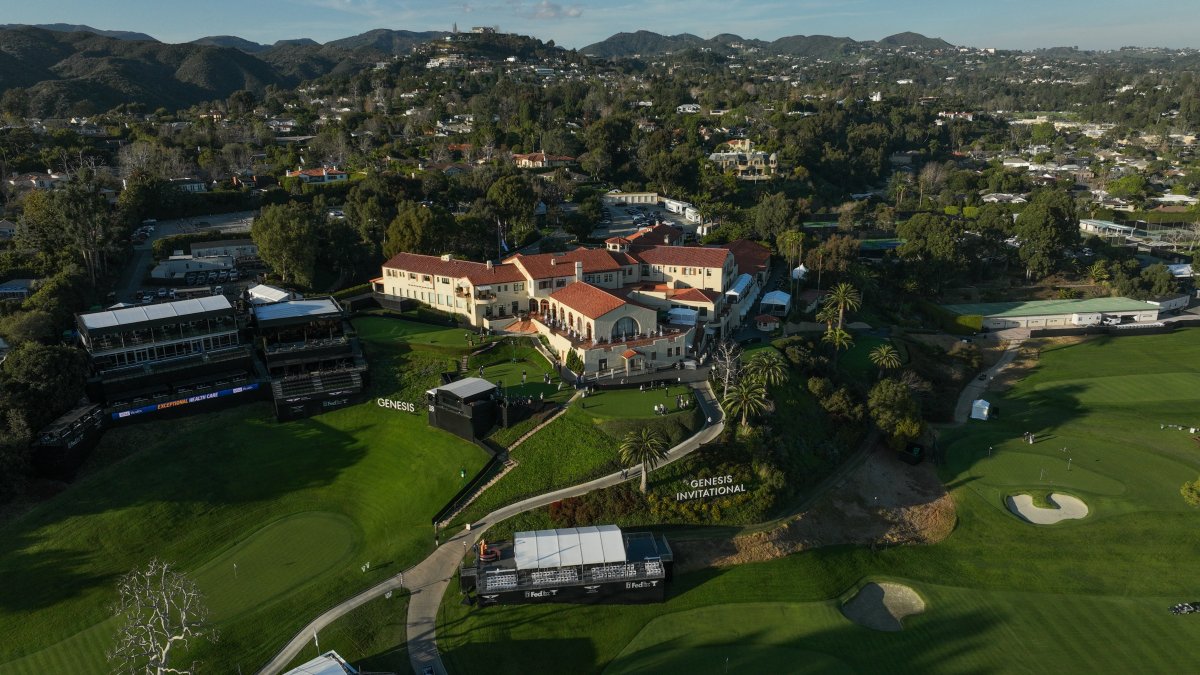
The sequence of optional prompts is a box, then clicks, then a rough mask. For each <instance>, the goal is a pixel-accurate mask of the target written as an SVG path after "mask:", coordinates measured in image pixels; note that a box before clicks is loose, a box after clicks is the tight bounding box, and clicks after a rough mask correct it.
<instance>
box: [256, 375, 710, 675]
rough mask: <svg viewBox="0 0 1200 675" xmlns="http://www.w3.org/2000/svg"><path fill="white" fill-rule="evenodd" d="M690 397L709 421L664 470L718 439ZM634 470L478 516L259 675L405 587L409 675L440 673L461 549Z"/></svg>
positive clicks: (699, 389)
mask: <svg viewBox="0 0 1200 675" xmlns="http://www.w3.org/2000/svg"><path fill="white" fill-rule="evenodd" d="M693 389H694V390H695V392H696V399H697V401H698V402H699V404H700V409H701V411H702V412H703V413H704V415H705V417H706V418H707V419H710V420H712V422H711V423H709V424H707V425H706V426H705V427H704V428H702V429H701V430H700V431H698V432H697V433H696V434H694V435H692V436H691V437H689V438H688V439H686V440H684V441H683V442H681V443H679V444H678V445H676V446H675V447H673V448H671V450H670V451H669V452H668V454H667V458H666V459H665V460H663V462H661V463H660V464H659V466H660V467H661V466H665V465H667V464H670V463H671V462H674V461H676V460H679V459H681V458H683V457H686V456H687V455H688V454H690V453H692V452H694V451H695V450H696V449H698V448H699V447H700V446H702V445H704V444H705V443H708V442H710V441H712V440H713V439H715V438H717V437H718V436H720V435H721V432H722V431H723V430H724V428H725V420H724V416H723V414H722V412H721V407H720V406H719V405H717V401H716V398H715V395H714V394H713V391H712V388H711V387H710V386H709V384H708V382H707V381H705V382H697V383H695V384H693ZM640 476H641V470H640V468H634V469H630V470H629V471H628V473H627V474H626V475H625V476H622V475H621V472H620V471H617V472H615V473H612V474H609V475H607V476H603V477H601V478H597V479H595V480H591V481H588V482H586V483H581V484H579V485H575V486H572V487H568V488H563V489H561V490H556V491H554V492H548V493H545V494H542V495H538V496H536V497H530V498H529V499H526V500H524V501H520V502H517V503H515V504H511V505H509V506H505V507H502V508H499V509H496V510H495V511H493V512H491V513H489V514H488V515H486V516H484V518H483V519H482V520H480V521H478V522H476V523H473V524H472V527H471V529H470V531H467V530H466V529H463V530H461V531H459V532H457V533H455V534H454V535H452V536H450V538H449V539H447V540H446V541H445V542H444V543H442V544H441V545H440V546H439V547H438V548H436V549H435V550H434V551H433V553H431V554H429V556H428V557H426V558H425V559H424V560H422V561H421V562H419V563H417V564H416V565H414V566H412V567H410V568H408V569H407V570H404V571H403V572H401V573H399V574H397V575H395V576H393V577H391V578H390V579H387V580H385V581H383V582H381V583H379V584H377V585H375V586H372V587H371V588H368V589H367V590H365V591H362V592H361V593H359V594H357V595H355V596H353V597H350V598H347V599H346V600H343V601H342V602H340V603H338V604H337V605H335V606H333V607H331V608H329V609H328V610H326V611H325V612H323V613H322V614H321V615H320V616H318V617H317V618H315V619H313V620H312V621H311V622H310V623H309V624H308V625H307V626H305V627H304V628H303V629H302V630H301V631H300V632H299V633H298V634H296V636H295V637H293V638H292V639H291V641H289V642H288V644H287V645H286V646H285V647H284V648H283V649H282V650H281V651H280V652H279V653H278V654H276V655H275V657H274V658H272V659H271V660H270V661H269V662H268V663H267V664H266V665H265V666H263V667H262V669H261V670H260V671H259V675H276V674H277V673H280V672H282V671H283V669H284V668H285V667H287V664H289V663H291V662H292V660H293V659H295V658H296V656H297V655H299V654H300V652H301V651H303V650H304V648H305V647H308V646H309V645H310V644H311V642H312V639H313V635H314V634H316V633H319V632H320V631H321V630H323V629H325V628H326V627H327V626H329V624H331V623H333V622H334V621H336V620H337V619H339V618H341V617H342V616H344V615H346V614H347V613H349V612H350V611H352V610H354V609H355V608H357V607H360V606H361V605H363V604H365V603H367V602H369V601H370V600H373V599H375V598H378V597H380V596H382V595H384V594H385V593H387V592H388V591H393V590H396V589H399V588H407V589H408V591H409V593H410V597H409V601H408V620H407V626H408V655H409V659H410V660H411V661H412V667H413V672H414V673H418V674H421V673H423V672H424V671H425V669H426V668H432V669H433V672H434V673H437V674H438V675H445V674H446V667H445V665H443V664H442V659H441V655H440V654H439V653H438V650H437V613H438V609H439V608H440V607H441V604H442V596H443V595H445V593H446V589H447V588H448V587H449V586H450V580H451V579H453V577H454V575H455V573H457V572H458V568H459V565H460V564H461V563H462V559H463V556H464V555H465V554H466V553H467V549H468V548H469V547H471V546H472V545H474V544H475V542H476V541H477V540H478V539H479V537H480V536H481V535H482V534H483V533H484V532H485V531H486V530H487V529H488V528H489V527H491V526H492V525H493V524H495V523H498V522H500V521H502V520H504V519H506V518H511V517H512V516H515V515H517V514H520V513H524V512H526V511H531V510H533V509H536V508H540V507H543V506H546V505H548V504H550V503H552V502H556V501H558V500H560V499H567V498H569V497H578V496H580V495H584V494H587V493H589V492H592V491H593V490H601V489H604V488H607V487H612V486H614V485H618V484H620V483H622V482H625V481H627V480H638V479H639V478H640Z"/></svg>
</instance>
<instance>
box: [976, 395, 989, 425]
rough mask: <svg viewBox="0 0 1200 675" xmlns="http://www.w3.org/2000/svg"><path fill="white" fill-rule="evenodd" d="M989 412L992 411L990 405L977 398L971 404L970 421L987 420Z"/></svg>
mask: <svg viewBox="0 0 1200 675" xmlns="http://www.w3.org/2000/svg"><path fill="white" fill-rule="evenodd" d="M991 410H992V404H991V403H988V402H987V401H985V400H983V399H981V398H977V399H975V402H974V403H972V404H971V419H973V420H986V419H987V418H988V415H990V414H991Z"/></svg>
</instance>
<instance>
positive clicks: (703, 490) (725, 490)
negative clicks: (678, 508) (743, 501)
mask: <svg viewBox="0 0 1200 675" xmlns="http://www.w3.org/2000/svg"><path fill="white" fill-rule="evenodd" d="M688 487H690V488H692V489H691V490H687V491H686V492H676V493H675V501H677V502H686V501H691V500H693V499H708V498H710V497H726V496H728V495H735V494H738V493H739V492H745V491H746V484H745V483H734V482H733V476H728V475H726V476H713V477H711V478H693V479H692V480H690V481H688Z"/></svg>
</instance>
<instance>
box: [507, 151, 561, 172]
mask: <svg viewBox="0 0 1200 675" xmlns="http://www.w3.org/2000/svg"><path fill="white" fill-rule="evenodd" d="M512 158H513V164H516V165H517V168H518V169H549V168H553V167H559V166H570V165H571V164H574V163H575V158H574V157H567V156H565V155H548V154H546V153H545V152H532V153H529V154H525V155H513V156H512Z"/></svg>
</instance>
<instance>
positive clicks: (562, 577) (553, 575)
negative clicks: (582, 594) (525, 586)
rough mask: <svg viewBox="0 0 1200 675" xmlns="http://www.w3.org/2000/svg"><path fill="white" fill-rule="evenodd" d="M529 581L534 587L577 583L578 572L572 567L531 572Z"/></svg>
mask: <svg viewBox="0 0 1200 675" xmlns="http://www.w3.org/2000/svg"><path fill="white" fill-rule="evenodd" d="M529 581H530V583H532V584H533V585H535V586H545V585H548V584H569V583H574V582H576V581H579V572H577V571H576V570H575V568H574V567H568V568H565V569H559V570H546V571H542V572H533V573H531V574H530V575H529Z"/></svg>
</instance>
